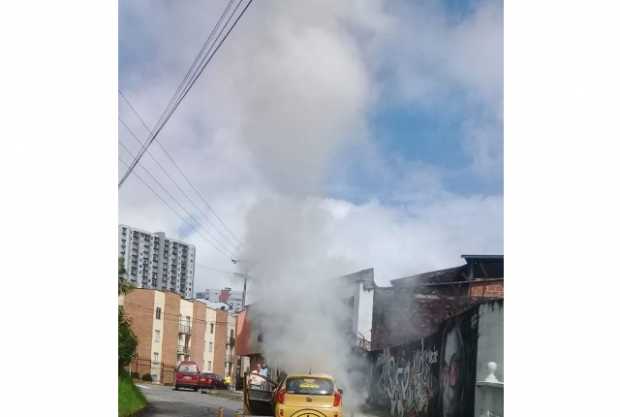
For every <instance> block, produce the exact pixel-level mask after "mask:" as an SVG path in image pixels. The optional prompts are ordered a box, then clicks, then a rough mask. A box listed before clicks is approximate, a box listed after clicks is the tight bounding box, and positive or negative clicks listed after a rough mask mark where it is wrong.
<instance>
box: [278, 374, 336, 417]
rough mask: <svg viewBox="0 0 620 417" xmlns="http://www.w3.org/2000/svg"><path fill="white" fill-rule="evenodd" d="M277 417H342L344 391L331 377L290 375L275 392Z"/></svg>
mask: <svg viewBox="0 0 620 417" xmlns="http://www.w3.org/2000/svg"><path fill="white" fill-rule="evenodd" d="M274 403H275V417H293V416H295V415H297V414H298V413H299V412H301V411H304V414H305V412H306V411H315V413H309V414H315V415H322V416H330V417H332V416H333V417H342V390H341V389H337V388H336V385H335V383H334V379H333V378H332V377H331V376H329V375H324V374H323V375H309V374H305V375H289V376H287V377H286V378H285V379H284V380H283V381H282V382H281V383H280V385H278V388H277V389H276V391H275V398H274Z"/></svg>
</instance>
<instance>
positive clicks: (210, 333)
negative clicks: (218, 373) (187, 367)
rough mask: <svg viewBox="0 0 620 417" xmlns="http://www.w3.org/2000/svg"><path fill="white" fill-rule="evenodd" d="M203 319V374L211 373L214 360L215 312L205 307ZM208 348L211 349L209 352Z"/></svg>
mask: <svg viewBox="0 0 620 417" xmlns="http://www.w3.org/2000/svg"><path fill="white" fill-rule="evenodd" d="M205 311H206V314H205V319H206V327H205V334H204V345H203V346H204V348H203V362H204V368H203V369H204V370H205V372H213V363H214V358H215V352H214V347H215V321H216V310H214V309H212V308H209V307H207V306H206V305H205ZM209 346H211V349H210V350H209Z"/></svg>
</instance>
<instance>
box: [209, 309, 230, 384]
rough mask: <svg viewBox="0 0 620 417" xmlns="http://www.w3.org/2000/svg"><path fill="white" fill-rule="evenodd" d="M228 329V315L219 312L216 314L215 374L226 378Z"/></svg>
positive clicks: (224, 312)
mask: <svg viewBox="0 0 620 417" xmlns="http://www.w3.org/2000/svg"><path fill="white" fill-rule="evenodd" d="M227 329H228V313H227V312H226V311H222V310H217V312H216V313H215V343H214V345H215V346H214V348H213V372H215V373H216V374H218V375H221V376H224V371H225V362H226V340H227V339H226V338H227V337H228V335H227Z"/></svg>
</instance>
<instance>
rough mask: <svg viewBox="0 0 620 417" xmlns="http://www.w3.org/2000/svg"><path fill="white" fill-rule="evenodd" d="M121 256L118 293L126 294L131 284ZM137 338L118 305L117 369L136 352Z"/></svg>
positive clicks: (127, 363)
mask: <svg viewBox="0 0 620 417" xmlns="http://www.w3.org/2000/svg"><path fill="white" fill-rule="evenodd" d="M124 263H125V262H124V259H123V257H119V258H118V295H121V294H123V295H126V294H127V293H129V291H131V289H132V288H133V286H132V285H131V284H129V283H128V282H127V280H126V279H125V267H124ZM137 345H138V340H137V338H136V335H135V334H134V332H133V331H132V330H131V326H130V325H129V320H127V317H125V311H124V310H123V307H122V306H118V369H119V371H120V370H122V369H123V368H124V367H125V366H127V365H129V363H130V362H131V360H132V359H133V357H134V355H135V354H136V346H137Z"/></svg>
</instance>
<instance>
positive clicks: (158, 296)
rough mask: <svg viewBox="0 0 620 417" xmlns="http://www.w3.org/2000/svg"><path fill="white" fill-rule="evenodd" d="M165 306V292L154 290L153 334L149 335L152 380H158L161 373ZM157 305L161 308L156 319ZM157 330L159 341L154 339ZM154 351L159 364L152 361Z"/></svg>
mask: <svg viewBox="0 0 620 417" xmlns="http://www.w3.org/2000/svg"><path fill="white" fill-rule="evenodd" d="M165 306H166V294H165V293H163V292H162V291H154V297H153V319H152V320H153V334H152V335H151V375H153V381H159V378H160V374H161V361H162V356H163V347H162V346H163V345H162V343H163V340H164V317H165V316H164V313H165ZM157 307H159V308H161V316H160V320H157V319H156V318H155V317H156V312H157ZM157 330H159V342H158V341H156V339H155V334H156V331H157ZM155 353H158V354H159V362H160V364H156V363H153V361H154V360H155Z"/></svg>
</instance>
